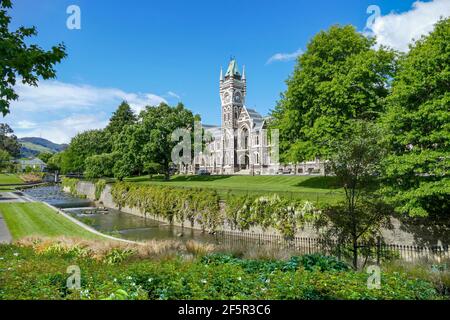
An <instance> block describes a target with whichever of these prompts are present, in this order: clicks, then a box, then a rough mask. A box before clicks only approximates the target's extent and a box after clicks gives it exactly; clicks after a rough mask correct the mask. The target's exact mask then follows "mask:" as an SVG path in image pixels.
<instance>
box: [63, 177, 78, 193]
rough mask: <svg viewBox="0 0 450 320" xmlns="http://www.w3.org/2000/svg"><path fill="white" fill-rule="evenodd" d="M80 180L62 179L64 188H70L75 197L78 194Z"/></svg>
mask: <svg viewBox="0 0 450 320" xmlns="http://www.w3.org/2000/svg"><path fill="white" fill-rule="evenodd" d="M79 181H80V180H78V179H76V178H67V177H62V179H61V185H62V186H63V188H69V192H70V193H71V194H73V195H76V194H77V193H78V192H77V184H78V182H79Z"/></svg>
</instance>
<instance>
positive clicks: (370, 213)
mask: <svg viewBox="0 0 450 320" xmlns="http://www.w3.org/2000/svg"><path fill="white" fill-rule="evenodd" d="M381 137H382V133H381V132H380V129H379V128H378V127H377V126H376V125H374V124H371V123H368V122H365V121H352V126H351V129H350V130H349V131H348V132H347V137H346V139H343V140H341V141H340V142H339V143H338V144H336V145H335V147H334V150H333V156H332V157H331V158H330V160H329V161H328V162H327V167H328V170H329V171H330V172H332V173H333V174H334V175H335V176H336V181H337V183H338V184H339V186H340V187H342V188H344V191H345V201H344V202H341V203H339V204H336V205H328V206H327V207H325V208H324V210H323V211H322V214H321V215H320V216H319V219H318V220H317V221H316V227H317V229H318V230H321V231H322V232H323V235H324V237H325V238H332V239H337V240H338V243H351V249H350V251H351V252H352V255H353V266H354V268H355V269H356V268H357V267H358V254H359V251H360V250H359V247H358V242H359V241H361V240H364V241H366V242H368V243H370V242H372V243H373V242H374V241H375V238H376V236H378V235H380V229H381V227H382V226H389V221H390V215H389V214H390V209H389V207H388V206H387V205H385V204H384V203H383V202H382V201H381V199H380V197H379V196H377V194H376V193H374V190H375V189H376V188H377V184H378V182H379V181H378V179H379V175H380V172H381V161H382V159H383V158H384V156H385V155H386V150H387V148H386V147H385V146H384V144H383V143H382V141H383V140H382V138H381Z"/></svg>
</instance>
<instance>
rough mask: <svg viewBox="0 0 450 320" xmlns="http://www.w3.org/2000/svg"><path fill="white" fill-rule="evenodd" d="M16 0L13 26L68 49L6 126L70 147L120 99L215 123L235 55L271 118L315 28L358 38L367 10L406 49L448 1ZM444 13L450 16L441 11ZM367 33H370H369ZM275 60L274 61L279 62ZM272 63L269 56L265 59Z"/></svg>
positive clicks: (250, 101)
mask: <svg viewBox="0 0 450 320" xmlns="http://www.w3.org/2000/svg"><path fill="white" fill-rule="evenodd" d="M413 3H414V1H412V0H369V1H366V0H343V1H325V0H316V1H300V0H278V1H268V0H258V1H256V0H246V1H242V0H241V1H235V0H228V1H214V0H204V1H200V0H198V1H195V0H191V1H185V0H184V1H183V0H177V1H175V0H172V1H144V0H130V1H127V2H126V1H118V0H95V1H92V0H70V1H65V0H58V1H56V0H40V1H35V0H16V1H14V9H13V10H12V11H11V15H12V17H13V23H12V27H13V28H15V27H17V26H18V25H27V26H29V25H35V26H36V27H37V28H38V31H39V35H38V37H36V38H34V39H33V40H32V42H36V43H38V44H39V45H40V46H41V47H43V48H49V47H50V46H51V45H53V44H56V43H58V42H64V43H65V44H66V46H67V52H68V57H67V59H65V60H64V61H63V62H62V63H61V64H60V65H58V66H57V72H58V77H57V79H56V81H47V82H42V83H41V85H40V86H39V88H37V89H36V88H31V89H30V88H26V87H23V86H19V87H18V88H17V90H18V92H19V94H21V100H20V101H19V102H16V103H14V104H12V108H11V115H8V116H7V117H6V118H5V119H3V121H6V122H8V123H9V124H10V125H11V126H12V127H13V128H14V130H15V131H16V133H17V135H18V136H30V135H33V136H42V137H44V138H48V139H51V140H53V141H56V142H68V140H69V139H70V137H72V136H73V135H74V134H76V133H77V132H79V131H82V130H86V129H91V128H99V127H102V126H104V125H105V124H106V121H107V119H108V118H109V117H110V115H111V113H112V112H113V111H114V109H115V108H116V107H117V105H118V103H119V102H120V100H121V99H123V98H126V99H127V100H129V101H130V102H131V103H132V104H133V107H134V109H135V110H139V109H140V108H142V106H143V105H145V104H147V103H157V102H159V101H163V100H165V101H167V102H168V103H170V104H175V103H177V102H178V101H179V100H181V101H182V102H183V103H184V104H185V105H186V107H188V108H190V109H191V110H193V112H194V113H199V114H201V116H202V118H203V122H204V123H213V124H218V123H219V122H220V100H219V95H218V79H219V71H220V67H221V66H223V67H224V68H226V66H227V63H228V61H229V58H230V56H231V55H233V56H235V57H236V58H237V61H238V65H239V67H240V68H242V65H243V64H245V67H246V74H247V82H248V96H247V105H248V106H249V107H252V108H253V107H254V108H256V109H257V110H258V111H259V112H260V113H262V114H267V113H268V112H269V111H270V109H272V108H274V106H275V104H276V101H277V100H278V99H279V95H280V93H281V92H282V91H284V89H285V80H286V79H287V77H288V76H289V74H290V73H291V72H292V70H293V68H294V65H295V59H294V57H295V55H296V53H300V52H301V50H304V49H305V48H306V45H307V43H308V41H309V40H310V39H311V37H312V36H314V34H316V33H317V32H319V31H320V30H323V29H327V28H329V27H330V26H331V25H333V24H353V25H355V26H356V27H357V29H358V30H360V31H363V30H364V27H365V25H366V23H367V20H368V18H369V16H370V14H367V12H366V10H367V8H368V6H369V5H378V6H379V8H380V9H381V15H382V16H381V17H380V19H379V21H378V20H377V23H378V27H377V28H374V29H376V30H374V31H373V32H374V33H375V34H376V35H378V36H379V37H380V38H381V39H382V43H384V44H388V45H391V46H398V49H403V50H405V49H404V48H405V46H406V43H407V42H408V41H409V39H408V37H411V36H412V35H417V34H419V35H420V34H421V33H424V32H427V31H429V30H430V22H434V21H436V20H437V17H436V15H437V14H444V15H448V14H449V11H450V0H434V1H423V2H422V3H418V4H416V5H415V6H414V7H413ZM69 5H77V6H79V7H80V9H81V30H69V29H68V28H67V27H66V20H67V18H68V17H69V15H68V14H67V13H66V9H67V7H68V6H69ZM447 9H448V11H447ZM366 31H367V30H366ZM277 54H278V55H277ZM271 57H272V59H271Z"/></svg>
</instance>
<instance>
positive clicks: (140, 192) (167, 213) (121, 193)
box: [111, 182, 222, 232]
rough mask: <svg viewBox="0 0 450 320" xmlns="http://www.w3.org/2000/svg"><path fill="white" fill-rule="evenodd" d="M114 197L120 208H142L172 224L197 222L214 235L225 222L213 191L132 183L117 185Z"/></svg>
mask: <svg viewBox="0 0 450 320" xmlns="http://www.w3.org/2000/svg"><path fill="white" fill-rule="evenodd" d="M111 194H112V197H113V200H114V203H116V204H117V205H118V206H119V207H125V206H128V207H130V208H137V209H139V210H140V211H141V212H142V213H143V214H144V215H147V214H153V215H155V216H158V217H161V218H164V219H166V220H168V221H170V222H172V221H178V222H180V223H183V222H184V221H190V222H191V224H194V222H198V223H199V224H200V225H201V226H202V228H203V229H204V230H205V231H209V232H213V231H215V230H216V229H217V228H218V227H219V226H220V225H221V223H222V219H221V217H220V208H219V196H218V195H217V193H216V192H215V191H213V190H199V189H179V188H178V189H177V188H171V187H160V186H150V185H136V184H133V183H124V182H119V183H115V184H114V185H113V187H112V189H111Z"/></svg>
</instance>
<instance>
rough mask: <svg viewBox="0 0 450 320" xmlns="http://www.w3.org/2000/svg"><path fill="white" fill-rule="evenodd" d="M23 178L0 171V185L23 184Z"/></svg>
mask: <svg viewBox="0 0 450 320" xmlns="http://www.w3.org/2000/svg"><path fill="white" fill-rule="evenodd" d="M23 183H24V182H23V180H22V179H20V178H19V176H18V175H16V174H12V173H0V185H2V184H23Z"/></svg>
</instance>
